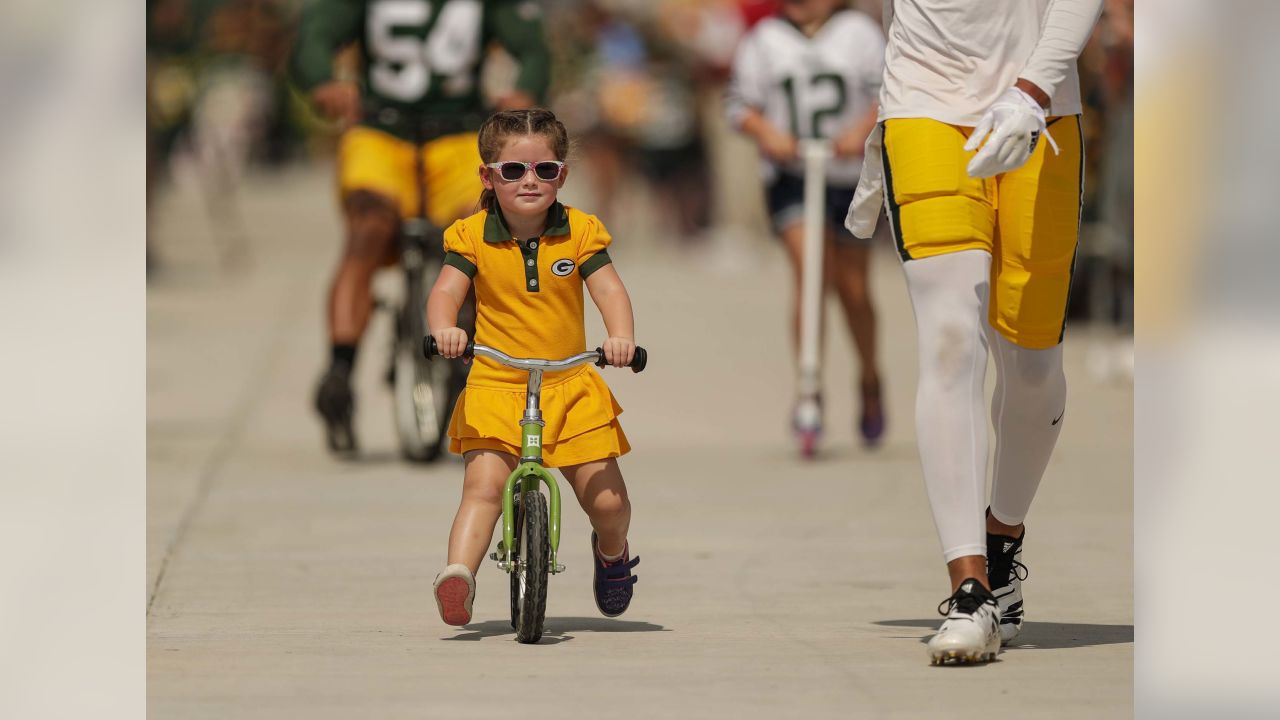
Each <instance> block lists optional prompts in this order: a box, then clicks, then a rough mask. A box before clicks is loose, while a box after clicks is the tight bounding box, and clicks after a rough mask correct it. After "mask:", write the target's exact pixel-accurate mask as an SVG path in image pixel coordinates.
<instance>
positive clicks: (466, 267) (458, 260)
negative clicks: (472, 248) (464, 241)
mask: <svg viewBox="0 0 1280 720" xmlns="http://www.w3.org/2000/svg"><path fill="white" fill-rule="evenodd" d="M444 264H445V265H452V266H453V267H456V268H458V269H459V270H461V271H462V272H464V273H466V274H467V277H469V278H474V277H475V276H476V266H475V263H472V262H471V261H470V260H468V259H466V258H464V257H462V256H461V255H459V254H458V253H456V252H454V251H452V250H450V251H449V252H447V253H445V254H444Z"/></svg>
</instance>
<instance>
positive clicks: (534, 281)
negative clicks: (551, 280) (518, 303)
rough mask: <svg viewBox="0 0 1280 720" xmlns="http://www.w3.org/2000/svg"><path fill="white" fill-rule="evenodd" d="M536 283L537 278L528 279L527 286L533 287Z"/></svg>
mask: <svg viewBox="0 0 1280 720" xmlns="http://www.w3.org/2000/svg"><path fill="white" fill-rule="evenodd" d="M537 284H538V281H537V280H530V281H529V287H534V286H536V285H537Z"/></svg>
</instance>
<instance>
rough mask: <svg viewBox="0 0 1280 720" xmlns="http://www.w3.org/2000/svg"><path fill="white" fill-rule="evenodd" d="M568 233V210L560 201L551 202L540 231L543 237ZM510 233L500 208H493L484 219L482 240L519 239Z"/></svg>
mask: <svg viewBox="0 0 1280 720" xmlns="http://www.w3.org/2000/svg"><path fill="white" fill-rule="evenodd" d="M568 234H569V211H568V210H566V209H565V207H564V205H562V204H560V201H559V200H557V201H556V202H554V203H552V204H551V207H549V208H547V229H546V230H544V231H543V232H542V235H543V236H544V237H546V236H552V235H568ZM519 239H520V238H517V237H515V236H514V235H512V234H511V231H510V230H508V229H507V223H506V220H504V219H503V217H502V210H501V209H500V208H494V209H493V210H492V211H490V212H489V214H488V216H487V217H486V218H485V219H484V241H485V242H487V243H500V242H506V241H508V240H519Z"/></svg>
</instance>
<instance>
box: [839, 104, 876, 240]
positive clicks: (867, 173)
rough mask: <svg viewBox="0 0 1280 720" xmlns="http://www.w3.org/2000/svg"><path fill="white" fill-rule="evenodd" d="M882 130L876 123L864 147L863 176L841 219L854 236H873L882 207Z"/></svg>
mask: <svg viewBox="0 0 1280 720" xmlns="http://www.w3.org/2000/svg"><path fill="white" fill-rule="evenodd" d="M883 128H884V126H883V125H881V124H879V123H877V124H876V127H875V129H874V130H872V131H871V134H870V135H868V136H867V142H866V144H865V145H864V146H863V150H864V152H863V154H862V175H861V177H859V178H858V189H857V190H856V191H854V193H853V202H851V203H849V213H848V214H847V215H845V218H844V226H845V227H846V228H848V230H849V232H851V233H853V235H854V237H860V238H863V239H867V238H870V237H871V236H872V235H873V234H875V231H876V221H877V220H879V219H880V208H881V206H883V205H884V160H883V158H881V157H880V146H881V144H882V143H883V142H884V136H883V135H882V132H883Z"/></svg>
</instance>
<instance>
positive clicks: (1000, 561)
mask: <svg viewBox="0 0 1280 720" xmlns="http://www.w3.org/2000/svg"><path fill="white" fill-rule="evenodd" d="M1025 537H1026V533H1025V532H1024V533H1023V535H1022V537H1020V538H1013V537H1009V536H1007V535H993V534H991V533H987V578H988V579H989V580H990V582H991V594H992V595H994V596H995V598H996V603H997V604H999V605H1000V643H1001V644H1002V645H1008V644H1009V643H1010V642H1012V641H1013V639H1014V638H1015V637H1017V636H1018V633H1019V632H1021V631H1022V619H1023V608H1022V581H1023V580H1026V579H1027V566H1026V565H1023V564H1022V540H1023V538H1025Z"/></svg>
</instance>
